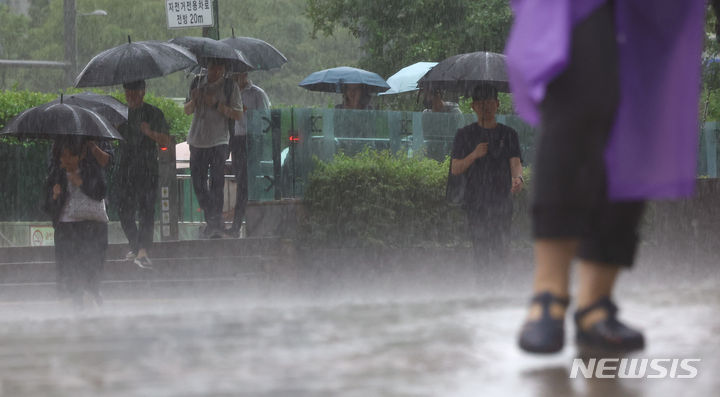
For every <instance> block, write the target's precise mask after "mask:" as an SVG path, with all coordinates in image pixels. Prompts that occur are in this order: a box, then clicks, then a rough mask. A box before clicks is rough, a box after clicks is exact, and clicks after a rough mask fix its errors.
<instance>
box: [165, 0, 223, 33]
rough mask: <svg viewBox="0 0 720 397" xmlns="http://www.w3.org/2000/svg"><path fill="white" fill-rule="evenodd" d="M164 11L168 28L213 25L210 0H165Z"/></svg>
mask: <svg viewBox="0 0 720 397" xmlns="http://www.w3.org/2000/svg"><path fill="white" fill-rule="evenodd" d="M165 12H166V13H167V20H168V28H170V29H178V28H192V27H198V26H213V10H212V3H211V2H210V0H184V1H175V0H166V1H165Z"/></svg>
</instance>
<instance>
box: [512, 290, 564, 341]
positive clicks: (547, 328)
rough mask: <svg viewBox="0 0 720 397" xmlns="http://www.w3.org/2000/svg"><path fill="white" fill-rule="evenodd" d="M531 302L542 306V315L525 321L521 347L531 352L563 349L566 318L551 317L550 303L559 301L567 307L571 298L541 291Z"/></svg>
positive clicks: (558, 302) (521, 335)
mask: <svg viewBox="0 0 720 397" xmlns="http://www.w3.org/2000/svg"><path fill="white" fill-rule="evenodd" d="M531 302H532V303H539V304H540V305H541V306H542V315H541V316H540V318H539V319H538V320H533V321H527V322H525V325H523V328H522V331H520V340H519V344H520V348H521V349H523V350H525V351H526V352H529V353H555V352H558V351H560V350H562V348H563V344H564V343H565V318H564V317H563V318H553V317H551V316H550V305H551V304H553V303H557V304H560V305H562V306H563V307H566V308H567V306H568V304H569V303H570V299H569V298H561V297H559V296H555V295H553V294H551V293H550V292H541V293H539V294H537V295H535V296H534V297H533V298H532V301H531Z"/></svg>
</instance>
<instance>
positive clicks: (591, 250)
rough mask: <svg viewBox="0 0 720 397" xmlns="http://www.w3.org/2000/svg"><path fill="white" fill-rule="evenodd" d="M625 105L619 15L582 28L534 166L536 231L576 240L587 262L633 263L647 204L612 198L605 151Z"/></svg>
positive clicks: (601, 14) (595, 17) (549, 100)
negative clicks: (622, 103)
mask: <svg viewBox="0 0 720 397" xmlns="http://www.w3.org/2000/svg"><path fill="white" fill-rule="evenodd" d="M618 102H619V72H618V54H617V42H616V39H615V29H614V22H613V14H612V10H611V8H610V7H608V6H607V5H605V6H602V7H600V8H599V9H598V10H597V11H595V12H594V13H593V14H591V15H590V16H589V17H588V18H587V19H586V20H585V21H583V22H580V23H579V24H578V25H576V26H575V29H574V31H573V37H572V44H571V59H570V63H569V65H568V66H567V68H566V69H565V71H563V73H562V74H560V75H559V76H558V77H557V78H556V79H555V80H553V81H552V82H551V83H550V84H549V85H548V88H547V93H546V96H545V99H544V100H543V102H542V104H541V107H540V109H541V112H542V121H541V125H540V135H539V138H538V141H537V144H536V145H537V146H536V160H535V163H534V167H533V168H534V169H533V190H532V191H533V205H532V213H533V235H534V237H535V238H536V239H560V238H577V239H579V240H580V247H579V252H578V255H579V256H580V257H581V258H582V259H585V260H589V261H594V262H599V263H606V264H611V265H623V266H630V265H631V264H632V262H633V259H634V255H635V249H636V246H637V242H638V239H639V237H638V232H637V230H638V225H639V223H640V219H641V216H642V212H643V208H644V202H642V201H626V202H611V201H610V200H609V198H608V195H607V182H606V169H605V159H604V153H605V148H606V146H607V143H608V140H609V138H610V132H611V131H612V127H613V123H614V120H615V113H616V111H617V107H618Z"/></svg>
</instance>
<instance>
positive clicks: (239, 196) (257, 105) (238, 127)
mask: <svg viewBox="0 0 720 397" xmlns="http://www.w3.org/2000/svg"><path fill="white" fill-rule="evenodd" d="M232 78H233V80H234V81H235V83H236V84H237V86H238V88H239V89H240V96H241V97H242V103H243V114H244V116H245V117H243V118H242V119H240V120H237V121H235V120H231V122H230V123H231V124H233V128H231V129H230V131H231V134H232V135H231V136H230V143H229V147H230V153H232V167H233V172H234V173H235V183H236V184H237V191H236V196H235V211H234V215H233V223H232V226H231V227H230V229H228V230H227V231H226V233H227V234H228V235H230V236H232V237H239V236H240V227H241V226H242V221H243V218H244V217H245V208H246V206H247V201H248V176H247V165H248V158H247V154H248V139H247V133H248V124H249V122H250V121H251V120H250V119H249V118H250V117H253V112H252V111H253V110H266V109H269V108H270V98H268V96H267V94H266V93H265V91H264V90H263V89H262V88H260V87H258V86H256V85H255V84H253V82H252V81H250V80H249V79H248V73H247V72H241V73H234V74H233V75H232ZM248 110H249V111H251V112H250V113H248Z"/></svg>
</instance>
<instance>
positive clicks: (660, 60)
mask: <svg viewBox="0 0 720 397" xmlns="http://www.w3.org/2000/svg"><path fill="white" fill-rule="evenodd" d="M604 3H605V0H514V1H513V3H512V6H513V11H514V12H515V24H514V26H513V28H512V31H511V33H510V38H509V41H508V45H507V48H506V54H507V65H508V75H509V78H510V87H511V90H512V92H513V95H514V98H513V99H514V102H515V105H516V108H517V111H518V113H519V114H520V116H521V117H523V118H524V119H525V120H527V121H528V122H529V123H531V124H537V123H538V122H539V120H540V113H539V110H538V105H539V103H540V102H541V101H542V99H543V97H544V95H545V88H546V86H547V85H548V83H550V81H552V80H553V79H554V78H555V77H556V76H558V75H559V74H560V73H561V72H562V71H563V70H564V68H565V67H566V65H567V63H568V61H569V56H570V54H569V49H570V39H571V35H572V28H573V26H574V25H575V24H576V23H577V22H580V21H581V20H582V19H584V18H585V17H587V16H588V15H589V14H590V13H591V12H592V11H593V10H595V9H596V8H597V7H598V6H599V5H602V4H604ZM614 7H615V22H616V29H617V42H618V48H619V58H620V60H619V68H620V103H619V108H618V112H617V116H616V119H615V125H614V127H613V130H612V132H611V135H610V141H609V143H608V147H607V149H606V151H605V163H606V166H607V170H608V192H609V195H610V198H611V199H612V200H634V199H651V198H677V197H683V196H689V195H691V194H692V192H693V189H694V186H695V179H696V166H697V159H696V158H697V148H698V146H697V145H698V137H697V135H698V134H697V133H698V128H699V127H698V101H699V96H700V69H701V63H700V55H701V52H702V46H703V34H704V14H705V7H706V4H705V1H701V0H684V1H677V0H655V1H648V0H617V1H615V2H614ZM589 78H592V77H591V76H589ZM578 133H582V131H578Z"/></svg>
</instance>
